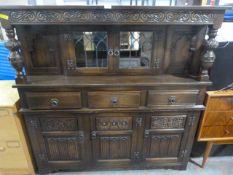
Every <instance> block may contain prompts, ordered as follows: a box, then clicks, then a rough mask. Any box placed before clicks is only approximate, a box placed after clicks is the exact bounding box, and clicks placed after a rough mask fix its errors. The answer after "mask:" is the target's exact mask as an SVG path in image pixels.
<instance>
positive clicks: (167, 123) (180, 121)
mask: <svg viewBox="0 0 233 175" xmlns="http://www.w3.org/2000/svg"><path fill="white" fill-rule="evenodd" d="M185 121H186V115H180V116H152V117H151V128H153V129H172V128H184V126H185Z"/></svg>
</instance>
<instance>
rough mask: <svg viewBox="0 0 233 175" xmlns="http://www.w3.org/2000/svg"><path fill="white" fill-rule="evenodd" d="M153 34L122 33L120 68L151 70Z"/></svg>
mask: <svg viewBox="0 0 233 175" xmlns="http://www.w3.org/2000/svg"><path fill="white" fill-rule="evenodd" d="M152 41H153V32H121V33H120V58H119V68H149V67H150V61H151V54H152Z"/></svg>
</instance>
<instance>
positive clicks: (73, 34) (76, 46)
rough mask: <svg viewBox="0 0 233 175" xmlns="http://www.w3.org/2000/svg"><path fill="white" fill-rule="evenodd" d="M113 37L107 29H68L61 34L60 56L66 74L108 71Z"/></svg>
mask: <svg viewBox="0 0 233 175" xmlns="http://www.w3.org/2000/svg"><path fill="white" fill-rule="evenodd" d="M112 44H113V38H112V34H111V32H107V31H70V32H69V33H65V34H61V45H62V47H63V49H62V58H63V60H64V61H65V63H64V65H66V70H67V73H68V74H95V75H96V74H103V73H107V72H108V71H109V69H110V68H109V67H110V66H111V59H112V50H111V49H109V48H111V45H112Z"/></svg>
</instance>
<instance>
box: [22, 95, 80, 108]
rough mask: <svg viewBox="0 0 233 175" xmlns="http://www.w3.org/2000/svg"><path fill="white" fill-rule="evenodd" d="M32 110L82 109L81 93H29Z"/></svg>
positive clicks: (27, 97) (29, 105)
mask: <svg viewBox="0 0 233 175" xmlns="http://www.w3.org/2000/svg"><path fill="white" fill-rule="evenodd" d="M26 99H27V104H28V107H29V108H30V109H71V108H81V95H80V92H27V93H26Z"/></svg>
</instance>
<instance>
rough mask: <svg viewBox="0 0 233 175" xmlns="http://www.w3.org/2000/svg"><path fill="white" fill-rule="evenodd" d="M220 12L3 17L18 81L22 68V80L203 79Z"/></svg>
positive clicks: (24, 10) (132, 10) (68, 9)
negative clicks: (46, 77) (63, 77)
mask: <svg viewBox="0 0 233 175" xmlns="http://www.w3.org/2000/svg"><path fill="white" fill-rule="evenodd" d="M225 9H226V8H225V7H200V6H199V7H198V6H193V7H192V6H189V7H188V6H186V7H179V6H176V7H174V6H173V7H165V6H163V7H158V6H157V7H156V6H155V7H149V6H141V7H137V6H115V7H112V8H111V9H104V8H103V7H101V6H86V7H85V6H54V7H53V6H31V7H27V6H17V7H10V6H9V7H0V13H1V14H2V16H3V18H4V19H3V18H2V19H1V22H2V25H3V27H4V28H5V29H6V32H7V36H8V38H9V41H8V42H7V47H8V48H9V49H10V51H11V52H12V54H11V56H12V58H10V61H11V64H12V66H13V67H14V68H15V69H16V70H17V79H19V81H24V80H25V79H24V78H25V76H24V75H23V71H22V70H23V67H25V68H26V74H27V75H45V74H47V75H109V74H122V75H130V74H131V75H139V74H141V75H142V74H154V75H157V74H164V73H168V74H178V75H183V74H192V75H195V76H199V78H200V79H202V80H208V70H209V68H210V67H211V65H212V64H213V62H214V59H215V56H214V53H213V49H214V48H216V47H217V42H215V40H214V38H215V36H216V35H217V30H218V28H220V26H221V23H222V20H223V15H224V11H225ZM15 29H16V30H15ZM207 29H208V30H207ZM207 32H208V35H209V39H208V40H207V41H205V40H204V38H205V37H204V36H205V34H206V33H207ZM16 35H17V37H16ZM17 38H18V40H19V41H18V40H17ZM213 40H214V41H213ZM205 42H206V43H207V44H204V43H205ZM209 53H210V54H209Z"/></svg>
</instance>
